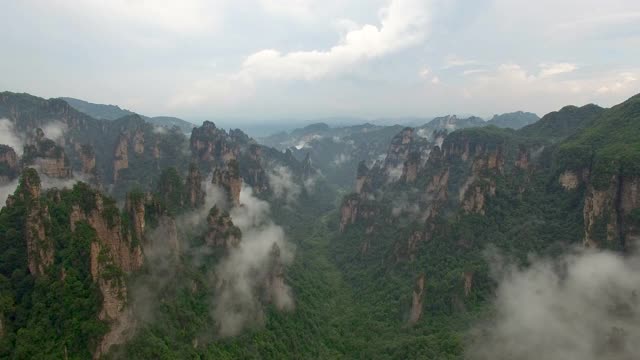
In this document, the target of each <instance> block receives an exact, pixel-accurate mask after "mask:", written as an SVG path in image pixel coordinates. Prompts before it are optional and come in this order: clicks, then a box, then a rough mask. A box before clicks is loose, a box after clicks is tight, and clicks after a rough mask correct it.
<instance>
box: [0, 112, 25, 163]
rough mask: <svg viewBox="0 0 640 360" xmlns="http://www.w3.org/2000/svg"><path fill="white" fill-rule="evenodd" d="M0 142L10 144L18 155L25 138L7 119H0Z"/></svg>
mask: <svg viewBox="0 0 640 360" xmlns="http://www.w3.org/2000/svg"><path fill="white" fill-rule="evenodd" d="M0 144H4V145H8V146H11V147H12V148H13V150H14V151H15V152H16V154H18V155H22V152H23V150H24V144H25V139H24V138H23V136H21V134H19V133H18V132H16V130H15V127H14V125H13V123H12V122H11V121H10V120H9V119H0Z"/></svg>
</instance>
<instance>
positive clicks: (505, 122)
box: [487, 111, 540, 130]
mask: <svg viewBox="0 0 640 360" xmlns="http://www.w3.org/2000/svg"><path fill="white" fill-rule="evenodd" d="M538 120H540V118H539V117H538V115H536V114H534V113H530V112H522V111H517V112H512V113H506V114H501V115H494V116H493V117H492V118H491V119H489V120H488V121H487V125H493V126H497V127H499V128H510V129H514V130H518V129H520V128H523V127H525V126H527V125H531V124H533V123H535V122H536V121H538Z"/></svg>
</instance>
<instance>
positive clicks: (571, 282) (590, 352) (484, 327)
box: [467, 250, 640, 360]
mask: <svg viewBox="0 0 640 360" xmlns="http://www.w3.org/2000/svg"><path fill="white" fill-rule="evenodd" d="M638 260H640V259H638V257H637V256H630V257H624V256H622V255H620V254H615V253H611V252H606V251H599V252H596V251H585V250H580V251H576V252H575V253H572V254H569V255H567V256H564V257H562V258H560V259H556V260H550V259H538V260H536V261H534V262H533V264H532V265H531V266H529V267H526V268H517V267H515V266H512V265H511V266H509V265H508V266H504V267H503V268H502V269H498V271H497V272H496V280H498V281H499V287H498V289H497V295H496V299H495V302H494V308H495V314H494V316H492V318H491V319H490V321H488V322H486V323H483V324H481V325H479V326H478V327H477V328H476V329H475V330H474V332H472V334H471V339H472V342H471V344H470V345H469V346H468V348H467V358H468V359H471V360H484V359H487V360H488V359H491V360H493V359H497V360H500V359H505V360H506V359H515V360H534V359H566V360H596V359H610V360H618V359H619V360H624V359H633V358H636V357H637V354H638V353H639V352H640V343H638V342H637V339H638V338H640V297H639V295H640V271H639V270H640V268H639V265H638V264H640V263H639V262H638Z"/></svg>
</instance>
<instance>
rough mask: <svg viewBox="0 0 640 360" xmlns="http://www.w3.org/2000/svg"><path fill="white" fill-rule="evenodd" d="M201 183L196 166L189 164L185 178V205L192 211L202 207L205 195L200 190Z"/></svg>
mask: <svg viewBox="0 0 640 360" xmlns="http://www.w3.org/2000/svg"><path fill="white" fill-rule="evenodd" d="M202 181H203V179H202V174H200V169H198V166H196V165H195V164H191V165H190V166H189V173H188V174H187V178H186V183H185V191H186V197H187V199H186V200H187V201H186V204H187V205H188V206H189V207H190V208H192V209H195V208H197V207H200V206H202V205H204V201H205V196H206V194H205V191H204V189H203V188H202Z"/></svg>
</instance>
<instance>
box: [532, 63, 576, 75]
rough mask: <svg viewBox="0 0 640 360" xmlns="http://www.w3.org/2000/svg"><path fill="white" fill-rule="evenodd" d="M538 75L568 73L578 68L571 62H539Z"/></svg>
mask: <svg viewBox="0 0 640 360" xmlns="http://www.w3.org/2000/svg"><path fill="white" fill-rule="evenodd" d="M540 68H541V69H542V70H541V71H540V77H547V76H553V75H558V74H564V73H570V72H573V71H575V70H576V69H578V66H576V64H571V63H544V64H540Z"/></svg>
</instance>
